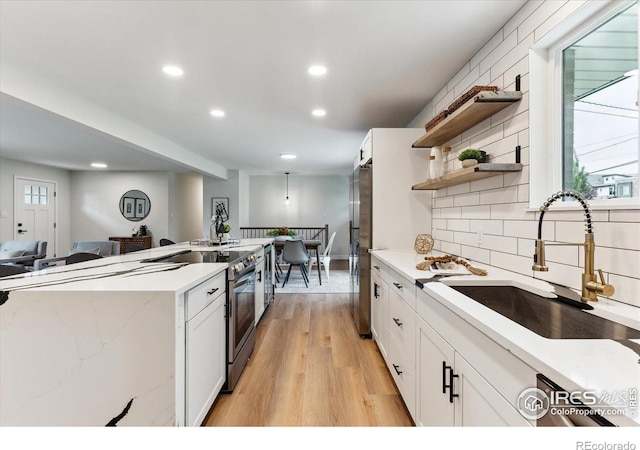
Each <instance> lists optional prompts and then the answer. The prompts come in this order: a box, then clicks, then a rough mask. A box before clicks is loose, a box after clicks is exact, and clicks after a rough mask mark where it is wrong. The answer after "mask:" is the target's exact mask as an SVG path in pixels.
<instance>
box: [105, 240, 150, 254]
mask: <svg viewBox="0 0 640 450" xmlns="http://www.w3.org/2000/svg"><path fill="white" fill-rule="evenodd" d="M109 240H110V241H118V242H120V254H121V255H124V249H125V247H126V246H127V244H138V245H142V246H143V247H144V248H151V236H129V237H110V238H109Z"/></svg>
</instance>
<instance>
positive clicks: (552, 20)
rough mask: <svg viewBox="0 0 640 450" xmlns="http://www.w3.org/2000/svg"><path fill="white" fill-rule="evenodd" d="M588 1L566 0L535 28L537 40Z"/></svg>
mask: <svg viewBox="0 0 640 450" xmlns="http://www.w3.org/2000/svg"><path fill="white" fill-rule="evenodd" d="M585 3H586V2H584V1H579V0H572V1H568V2H565V3H564V4H563V5H562V7H560V8H559V9H558V10H557V11H555V12H554V13H553V14H551V15H550V16H549V18H548V19H547V20H545V21H544V22H542V23H541V24H540V25H539V26H538V27H536V29H535V30H534V36H535V41H536V42H538V41H539V40H540V39H542V38H543V37H544V36H546V34H547V33H548V32H549V31H551V30H553V29H554V28H555V27H556V26H558V25H559V24H560V23H562V21H563V20H565V19H566V18H567V17H569V16H570V15H571V14H572V13H574V12H575V11H576V10H577V9H579V8H580V7H582V6H583V5H584V4H585Z"/></svg>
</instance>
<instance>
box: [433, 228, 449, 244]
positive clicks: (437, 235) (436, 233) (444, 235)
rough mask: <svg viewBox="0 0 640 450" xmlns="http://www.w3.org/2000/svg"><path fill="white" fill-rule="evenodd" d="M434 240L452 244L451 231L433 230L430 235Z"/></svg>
mask: <svg viewBox="0 0 640 450" xmlns="http://www.w3.org/2000/svg"><path fill="white" fill-rule="evenodd" d="M432 236H433V238H434V239H438V240H440V241H446V242H453V241H454V239H453V231H447V230H433V234H432Z"/></svg>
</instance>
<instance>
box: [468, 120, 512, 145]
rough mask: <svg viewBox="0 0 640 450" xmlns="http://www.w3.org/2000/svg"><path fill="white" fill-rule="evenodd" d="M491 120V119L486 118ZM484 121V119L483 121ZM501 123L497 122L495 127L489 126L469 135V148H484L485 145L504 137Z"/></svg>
mask: <svg viewBox="0 0 640 450" xmlns="http://www.w3.org/2000/svg"><path fill="white" fill-rule="evenodd" d="M487 120H491V119H487ZM485 122H486V121H485ZM502 129H503V124H501V123H500V124H498V125H496V126H495V127H491V128H489V129H488V130H486V131H484V132H482V133H480V134H476V135H475V136H471V148H484V147H486V146H487V145H490V144H493V143H495V142H499V141H501V140H502V138H503V137H504V134H503V130H502Z"/></svg>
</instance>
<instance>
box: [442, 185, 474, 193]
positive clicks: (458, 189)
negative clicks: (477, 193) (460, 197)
mask: <svg viewBox="0 0 640 450" xmlns="http://www.w3.org/2000/svg"><path fill="white" fill-rule="evenodd" d="M469 191H470V188H469V183H462V184H458V185H456V186H451V187H448V188H447V195H457V194H466V193H468V192H469Z"/></svg>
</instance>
